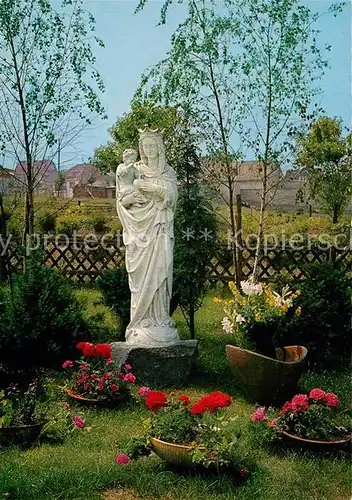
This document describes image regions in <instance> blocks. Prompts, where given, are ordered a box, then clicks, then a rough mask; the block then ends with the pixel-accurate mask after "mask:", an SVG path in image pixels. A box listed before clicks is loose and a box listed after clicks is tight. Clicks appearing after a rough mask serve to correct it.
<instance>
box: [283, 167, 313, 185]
mask: <svg viewBox="0 0 352 500" xmlns="http://www.w3.org/2000/svg"><path fill="white" fill-rule="evenodd" d="M308 178H309V174H308V172H307V170H306V169H305V168H297V169H292V170H287V171H286V174H285V181H288V182H291V181H299V182H302V183H304V182H307V180H308Z"/></svg>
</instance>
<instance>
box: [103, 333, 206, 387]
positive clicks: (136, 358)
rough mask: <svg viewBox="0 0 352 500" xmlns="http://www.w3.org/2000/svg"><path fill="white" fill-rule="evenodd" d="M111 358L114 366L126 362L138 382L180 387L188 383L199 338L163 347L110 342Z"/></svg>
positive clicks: (155, 385)
mask: <svg viewBox="0 0 352 500" xmlns="http://www.w3.org/2000/svg"><path fill="white" fill-rule="evenodd" d="M111 347H112V360H113V363H114V364H115V365H116V366H121V365H123V364H124V363H128V364H130V365H131V366H132V372H133V373H134V374H135V375H136V377H137V384H138V385H147V386H149V387H150V388H151V389H154V388H157V387H182V386H183V385H185V384H186V383H187V379H188V377H189V375H190V372H191V369H192V367H193V365H194V362H195V360H196V357H197V352H198V340H181V341H180V342H178V343H176V344H174V345H170V346H162V347H159V346H158V347H150V346H142V345H131V344H127V343H126V342H113V343H112V344H111Z"/></svg>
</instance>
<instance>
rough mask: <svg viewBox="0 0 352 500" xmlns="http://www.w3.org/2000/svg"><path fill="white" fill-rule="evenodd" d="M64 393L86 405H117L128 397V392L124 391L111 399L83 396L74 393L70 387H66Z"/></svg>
mask: <svg viewBox="0 0 352 500" xmlns="http://www.w3.org/2000/svg"><path fill="white" fill-rule="evenodd" d="M66 394H67V395H68V396H69V397H70V398H71V399H74V400H75V401H78V402H79V403H83V404H88V405H102V406H117V405H119V404H120V403H122V402H123V401H126V400H127V399H128V394H126V393H123V394H119V395H118V397H116V398H115V399H113V400H107V399H99V398H86V397H85V396H81V395H80V394H77V393H75V392H74V391H72V389H70V388H67V389H66Z"/></svg>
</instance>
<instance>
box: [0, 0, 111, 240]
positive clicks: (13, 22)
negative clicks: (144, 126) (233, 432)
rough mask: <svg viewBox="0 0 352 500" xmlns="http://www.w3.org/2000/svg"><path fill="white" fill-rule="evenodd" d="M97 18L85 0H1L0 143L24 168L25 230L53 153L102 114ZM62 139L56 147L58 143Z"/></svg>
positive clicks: (26, 231) (31, 221)
mask: <svg viewBox="0 0 352 500" xmlns="http://www.w3.org/2000/svg"><path fill="white" fill-rule="evenodd" d="M94 30H95V22H94V18H93V17H92V16H91V15H90V14H89V13H88V12H86V11H85V10H84V9H83V2H82V0H62V2H61V5H60V7H59V8H58V10H55V9H54V8H53V5H52V2H51V1H50V0H2V1H1V4H0V138H1V148H2V151H3V152H4V153H6V157H7V162H8V161H9V158H11V159H12V160H14V161H15V162H16V163H17V164H20V165H21V166H22V168H23V172H24V175H23V179H22V180H19V181H18V182H20V183H21V188H22V189H23V191H24V192H25V213H24V234H25V235H26V234H32V233H33V231H34V202H33V193H34V190H35V188H36V187H37V186H38V185H39V184H40V182H41V180H42V178H43V177H44V176H45V169H44V171H43V170H41V169H39V170H38V169H36V168H35V162H36V160H42V159H48V158H49V159H50V158H53V157H54V156H55V155H56V153H57V150H58V147H60V148H64V147H65V146H66V145H67V144H69V143H72V142H73V141H74V140H75V139H76V138H77V136H78V135H79V134H80V133H81V132H82V130H83V129H84V128H85V127H86V126H88V125H90V123H91V120H92V118H93V117H94V116H96V115H99V116H105V114H104V110H103V107H102V105H101V103H100V100H99V97H98V95H97V92H102V91H103V83H102V80H101V78H100V75H99V73H98V72H97V71H96V69H95V68H94V63H95V55H94V52H93V50H94V46H95V45H97V46H103V43H102V41H101V40H100V39H99V38H97V37H96V36H95V33H94ZM58 145H59V146H58Z"/></svg>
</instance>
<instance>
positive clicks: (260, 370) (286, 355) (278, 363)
mask: <svg viewBox="0 0 352 500" xmlns="http://www.w3.org/2000/svg"><path fill="white" fill-rule="evenodd" d="M276 357H277V359H272V358H268V357H267V356H263V355H262V354H259V353H257V352H253V351H247V350H246V349H241V348H240V347H237V346H233V345H227V346H226V358H227V361H228V364H229V367H230V369H231V371H232V373H233V375H234V376H235V379H236V381H237V383H238V386H239V387H240V388H241V389H242V390H243V392H244V394H245V395H246V396H247V397H249V398H250V399H253V400H255V401H258V402H263V403H281V402H284V401H286V400H287V399H289V398H290V397H291V396H292V395H293V394H294V392H295V391H296V388H297V384H298V381H299V379H300V377H301V375H302V373H303V371H304V370H305V368H306V363H307V349H306V348H305V347H303V346H287V347H283V348H280V349H276Z"/></svg>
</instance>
